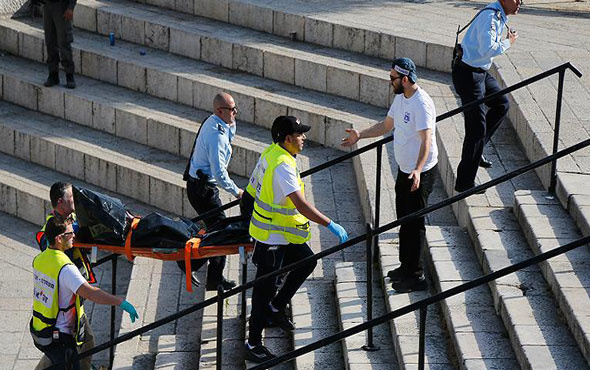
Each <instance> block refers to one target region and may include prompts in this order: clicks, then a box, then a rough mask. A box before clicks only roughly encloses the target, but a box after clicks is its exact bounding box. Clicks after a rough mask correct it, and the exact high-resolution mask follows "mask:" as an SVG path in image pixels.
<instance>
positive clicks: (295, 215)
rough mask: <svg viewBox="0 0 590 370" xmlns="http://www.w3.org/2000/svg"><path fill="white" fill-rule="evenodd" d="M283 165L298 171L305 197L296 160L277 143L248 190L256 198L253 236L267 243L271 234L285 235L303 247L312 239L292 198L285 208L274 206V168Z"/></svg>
mask: <svg viewBox="0 0 590 370" xmlns="http://www.w3.org/2000/svg"><path fill="white" fill-rule="evenodd" d="M282 163H285V164H287V165H288V166H290V167H292V168H293V169H294V170H295V172H296V174H297V181H298V182H299V185H300V187H301V193H302V194H304V184H303V181H301V177H300V176H299V170H298V169H297V163H296V161H295V158H294V157H293V156H292V155H291V154H290V153H289V152H288V151H286V150H285V149H283V148H282V147H281V146H280V145H279V144H276V143H275V144H272V145H271V146H269V147H268V148H266V149H265V150H264V152H262V155H261V156H260V159H259V160H258V163H257V164H256V168H255V169H254V172H253V173H252V176H251V177H250V182H249V184H248V187H247V188H246V190H247V191H248V193H250V194H251V195H253V196H254V213H253V214H252V218H251V219H250V235H251V236H252V237H253V238H254V239H256V240H258V241H260V242H263V243H264V242H265V241H267V240H268V239H269V237H270V235H271V234H282V235H283V237H284V238H285V240H287V241H288V242H289V243H293V244H303V243H305V242H306V241H308V240H309V239H310V238H311V232H310V226H309V220H308V219H307V217H305V216H303V215H302V214H301V213H299V211H298V210H297V208H295V205H294V204H293V202H291V199H289V197H287V199H286V202H285V205H284V206H282V205H279V204H275V203H274V193H273V186H272V184H273V177H274V173H275V169H276V168H277V167H278V166H279V165H281V164H282ZM252 193H254V194H252Z"/></svg>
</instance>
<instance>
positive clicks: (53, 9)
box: [43, 1, 63, 87]
mask: <svg viewBox="0 0 590 370" xmlns="http://www.w3.org/2000/svg"><path fill="white" fill-rule="evenodd" d="M60 8H61V5H60V4H59V3H52V2H50V1H47V2H46V3H45V5H43V31H44V32H45V46H46V51H47V68H48V69H49V77H47V80H46V81H45V84H44V85H45V86H46V87H51V86H54V85H57V84H59V48H58V42H57V30H56V25H55V17H56V15H57V13H59V9H60ZM62 16H63V15H62Z"/></svg>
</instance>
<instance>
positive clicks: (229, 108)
mask: <svg viewBox="0 0 590 370" xmlns="http://www.w3.org/2000/svg"><path fill="white" fill-rule="evenodd" d="M219 109H227V110H231V111H232V113H233V114H238V107H219Z"/></svg>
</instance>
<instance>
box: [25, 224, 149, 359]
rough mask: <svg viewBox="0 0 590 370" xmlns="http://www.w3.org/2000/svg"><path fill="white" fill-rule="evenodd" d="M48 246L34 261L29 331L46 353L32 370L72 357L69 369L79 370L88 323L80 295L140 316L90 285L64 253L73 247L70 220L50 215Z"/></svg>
mask: <svg viewBox="0 0 590 370" xmlns="http://www.w3.org/2000/svg"><path fill="white" fill-rule="evenodd" d="M45 236H46V238H47V240H48V241H49V246H48V247H47V248H46V249H45V250H44V251H43V252H41V254H39V255H37V256H36V257H35V259H34V260H33V276H34V280H33V287H34V288H33V317H32V318H31V322H30V331H31V335H32V336H33V342H34V343H35V346H36V347H37V348H39V349H40V350H41V351H43V353H44V354H45V355H44V356H43V357H42V358H41V361H40V362H39V364H38V365H37V367H36V368H35V370H41V369H45V368H47V367H49V366H51V365H53V364H57V363H62V362H64V361H66V359H68V361H69V359H71V361H72V369H73V370H79V369H80V361H79V360H78V352H82V350H81V344H82V343H83V342H84V334H85V330H86V329H87V328H86V326H88V322H87V321H86V320H85V316H86V315H84V306H83V305H82V304H81V302H80V297H82V298H85V299H89V300H91V301H92V302H94V303H98V304H108V305H112V306H120V307H121V308H122V309H123V310H125V311H126V312H128V313H129V316H130V318H131V322H135V319H137V318H138V317H139V316H138V315H137V312H136V311H135V308H134V307H133V306H132V305H131V304H130V303H129V302H127V301H125V300H124V299H123V298H120V297H117V296H114V295H111V294H109V293H107V292H105V291H103V290H101V289H99V288H96V287H92V286H90V285H89V284H88V282H87V281H86V279H84V277H82V274H80V271H79V270H78V269H77V268H76V266H75V265H74V264H73V263H72V261H71V260H70V259H69V258H68V256H67V255H66V253H65V252H66V251H67V250H69V249H71V248H72V239H73V238H74V230H73V228H72V225H71V223H69V222H64V221H62V220H59V219H58V218H57V217H52V218H51V219H49V221H47V224H46V226H45Z"/></svg>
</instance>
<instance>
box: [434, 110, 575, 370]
mask: <svg viewBox="0 0 590 370" xmlns="http://www.w3.org/2000/svg"><path fill="white" fill-rule="evenodd" d="M463 135H464V134H463V122H462V117H458V116H455V117H454V118H452V119H450V120H448V121H443V122H441V123H440V124H439V125H438V130H437V142H438V146H439V165H440V169H439V171H440V172H441V175H442V174H444V175H442V178H443V182H444V183H445V189H446V191H447V194H449V195H452V194H454V191H453V187H454V184H455V178H456V168H457V165H458V162H459V160H460V147H459V145H458V143H461V142H462V139H463ZM517 137H518V136H517V135H516V133H515V132H514V130H513V129H512V127H510V126H509V124H508V123H505V124H504V125H503V126H502V127H501V128H500V129H499V130H498V131H497V132H496V134H495V135H494V136H493V137H492V141H491V144H490V145H488V146H487V147H486V148H485V149H484V154H485V155H486V158H489V159H491V160H492V161H493V162H494V167H492V168H491V169H488V170H483V169H481V170H480V171H479V173H478V178H477V180H476V181H479V183H483V182H485V181H488V180H490V179H491V178H496V177H498V176H500V175H502V174H504V173H506V172H509V171H511V170H513V169H515V168H518V167H521V166H523V165H525V164H527V163H528V162H527V161H526V159H525V158H526V156H525V155H524V153H523V152H522V148H521V146H520V145H519V143H518V141H517V139H516V138H517ZM518 189H531V190H541V189H542V185H541V183H540V181H539V179H538V178H537V177H536V175H535V174H534V173H527V174H525V175H521V176H519V177H517V178H515V179H513V180H511V181H509V182H506V183H503V184H499V185H498V186H496V187H494V188H492V189H490V190H488V191H487V192H486V194H484V195H474V196H472V197H470V198H468V199H467V200H464V201H461V202H458V203H455V204H454V205H453V207H452V208H453V211H454V213H455V215H456V217H457V219H458V222H459V225H461V226H463V227H466V228H467V230H468V232H469V234H470V236H471V239H472V241H473V244H474V246H475V251H476V254H477V256H478V260H479V261H480V264H481V266H482V270H483V271H484V272H485V273H489V272H493V271H496V270H498V269H500V268H502V267H506V266H508V265H511V264H514V263H516V262H518V261H521V260H523V259H526V258H528V257H532V256H533V253H532V251H531V250H530V248H529V247H528V245H527V243H526V239H525V236H524V234H523V232H522V230H521V229H520V227H519V225H518V222H517V220H516V218H515V216H514V214H513V212H512V209H511V206H512V204H513V202H514V192H515V190H518ZM489 286H490V289H491V291H492V294H493V297H494V303H495V306H496V311H497V312H499V313H500V315H501V317H502V320H503V321H504V325H505V327H506V329H507V330H508V333H509V336H510V339H511V342H512V347H513V350H514V352H515V354H516V357H517V359H518V362H519V364H520V366H521V368H525V369H529V368H537V367H538V366H549V367H551V368H555V367H557V368H559V367H568V366H570V364H574V367H573V368H576V366H581V367H582V368H584V367H585V366H586V364H585V361H584V358H583V356H582V354H581V353H580V351H579V350H578V349H577V346H576V343H575V341H574V338H573V337H572V336H571V334H570V333H569V332H568V329H567V326H566V325H565V324H564V323H563V322H562V320H561V317H560V313H559V310H558V309H557V305H558V304H557V302H555V301H554V300H553V297H552V296H551V294H550V293H549V292H548V287H547V284H546V282H545V280H544V279H543V277H542V274H541V271H540V269H539V268H538V267H537V266H532V267H529V268H527V269H524V270H521V271H519V272H517V273H515V274H511V275H508V276H506V277H504V278H502V279H498V280H496V281H494V282H492V283H490V284H489ZM539 312H542V315H541V314H539ZM539 332H541V333H543V336H535V334H531V333H539ZM555 338H559V339H557V340H554V339H555ZM557 343H559V344H558V345H557Z"/></svg>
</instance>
